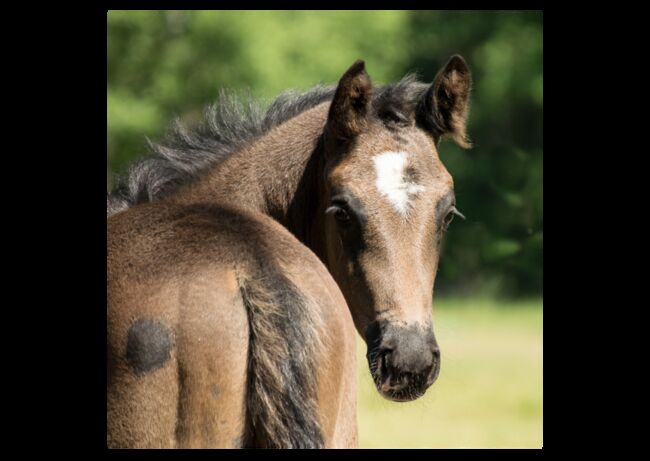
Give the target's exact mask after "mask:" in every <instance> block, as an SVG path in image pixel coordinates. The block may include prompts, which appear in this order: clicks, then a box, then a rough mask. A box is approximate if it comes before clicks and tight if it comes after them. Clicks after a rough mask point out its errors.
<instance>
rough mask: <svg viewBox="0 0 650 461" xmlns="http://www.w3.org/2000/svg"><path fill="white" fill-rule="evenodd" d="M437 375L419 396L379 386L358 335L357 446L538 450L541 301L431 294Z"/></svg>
mask: <svg viewBox="0 0 650 461" xmlns="http://www.w3.org/2000/svg"><path fill="white" fill-rule="evenodd" d="M433 319H434V331H435V333H436V337H437V339H438V343H439V345H440V349H441V353H442V367H441V372H440V376H439V377H438V380H437V381H436V382H435V384H433V386H432V387H431V388H429V390H428V391H427V393H426V394H425V395H424V396H423V397H421V398H420V399H418V400H416V401H414V402H408V403H396V402H390V401H388V400H385V399H384V398H382V397H381V396H380V395H379V394H378V392H377V391H376V389H375V387H374V385H373V383H372V381H371V378H370V372H369V371H368V365H367V362H366V359H365V353H366V346H365V343H364V342H363V341H362V340H361V339H360V338H358V341H357V351H358V370H359V378H358V382H359V391H358V392H359V403H358V405H359V410H358V414H359V417H358V421H359V445H360V447H362V448H402V447H404V448H407V447H412V448H461V447H467V448H541V446H542V301H541V300H537V301H527V302H520V303H516V304H515V303H505V304H504V303H501V302H498V301H477V300H458V301H455V300H439V301H438V300H436V301H435V302H434V310H433Z"/></svg>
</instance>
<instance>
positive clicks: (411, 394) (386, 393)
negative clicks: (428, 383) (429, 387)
mask: <svg viewBox="0 0 650 461" xmlns="http://www.w3.org/2000/svg"><path fill="white" fill-rule="evenodd" d="M377 392H379V395H381V396H382V397H383V398H385V399H386V400H390V401H392V402H412V401H413V400H417V399H419V398H420V397H422V396H423V395H424V394H425V392H426V389H424V390H419V389H411V388H406V389H402V390H399V391H391V390H382V389H381V387H380V386H377Z"/></svg>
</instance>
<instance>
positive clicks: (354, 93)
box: [327, 60, 372, 141]
mask: <svg viewBox="0 0 650 461" xmlns="http://www.w3.org/2000/svg"><path fill="white" fill-rule="evenodd" d="M371 99H372V82H371V81H370V76H369V75H368V74H367V72H366V65H365V63H364V62H363V61H362V60H358V61H357V62H355V63H354V64H352V66H351V67H350V68H349V69H348V70H347V71H346V72H345V74H343V76H342V77H341V80H339V84H338V87H337V88H336V92H335V93H334V98H333V99H332V105H331V106H330V111H329V115H328V117H327V133H328V135H329V136H332V137H333V138H335V139H337V140H339V141H341V140H350V139H352V138H354V137H355V136H357V135H358V134H359V133H361V132H362V131H363V130H364V129H365V127H366V123H367V115H368V108H369V106H370V101H371Z"/></svg>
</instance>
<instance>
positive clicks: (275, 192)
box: [171, 103, 329, 256]
mask: <svg viewBox="0 0 650 461" xmlns="http://www.w3.org/2000/svg"><path fill="white" fill-rule="evenodd" d="M328 108H329V103H323V104H320V105H318V106H316V107H314V108H313V109H310V110H308V111H305V112H304V113H302V114H300V115H299V116H297V117H295V118H293V119H291V120H289V121H287V122H285V123H283V124H282V125H280V126H278V127H276V128H274V129H272V130H271V131H269V132H268V133H267V134H266V135H264V136H263V137H261V138H260V139H258V140H256V141H254V142H253V143H251V144H250V145H248V146H246V147H244V148H242V149H240V150H239V151H238V152H236V153H234V154H233V155H232V156H231V157H229V158H228V159H227V160H225V161H224V162H223V163H221V164H219V165H217V166H216V167H215V168H213V169H212V170H211V171H210V172H209V173H207V174H206V175H205V176H204V177H203V178H201V179H199V180H198V181H196V182H195V183H193V184H191V185H189V186H188V187H185V188H183V189H181V190H179V191H178V193H177V194H176V195H175V196H174V197H172V198H171V200H172V201H175V202H183V203H197V202H209V203H211V202H218V203H224V204H229V205H234V206H237V207H240V208H245V209H247V210H251V211H256V212H261V213H264V214H267V215H269V216H271V217H273V218H274V219H276V220H277V221H279V222H280V223H281V224H282V225H283V226H285V227H286V228H287V229H289V231H291V232H292V233H293V234H294V235H296V237H298V239H299V240H301V241H302V242H303V243H305V244H306V245H307V246H309V247H310V248H312V250H314V251H315V252H316V254H318V255H319V256H321V255H322V251H321V248H319V246H320V243H319V242H317V240H318V239H316V238H315V237H314V235H315V230H316V229H318V227H317V226H319V225H320V224H322V223H321V222H320V221H319V214H322V213H319V211H321V210H320V208H322V204H320V203H319V197H318V196H319V180H320V174H319V173H320V172H321V171H322V163H321V158H320V157H321V156H319V155H318V154H319V152H320V147H319V142H320V138H321V134H322V131H323V126H324V124H325V120H326V117H327V110H328Z"/></svg>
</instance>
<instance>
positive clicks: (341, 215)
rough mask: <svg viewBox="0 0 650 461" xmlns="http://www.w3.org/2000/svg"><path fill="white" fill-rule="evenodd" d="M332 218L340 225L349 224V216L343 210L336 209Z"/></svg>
mask: <svg viewBox="0 0 650 461" xmlns="http://www.w3.org/2000/svg"><path fill="white" fill-rule="evenodd" d="M334 218H336V220H337V221H338V222H340V223H341V224H347V223H349V222H350V215H349V214H348V212H347V211H345V210H344V209H343V208H337V209H336V211H335V212H334Z"/></svg>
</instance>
